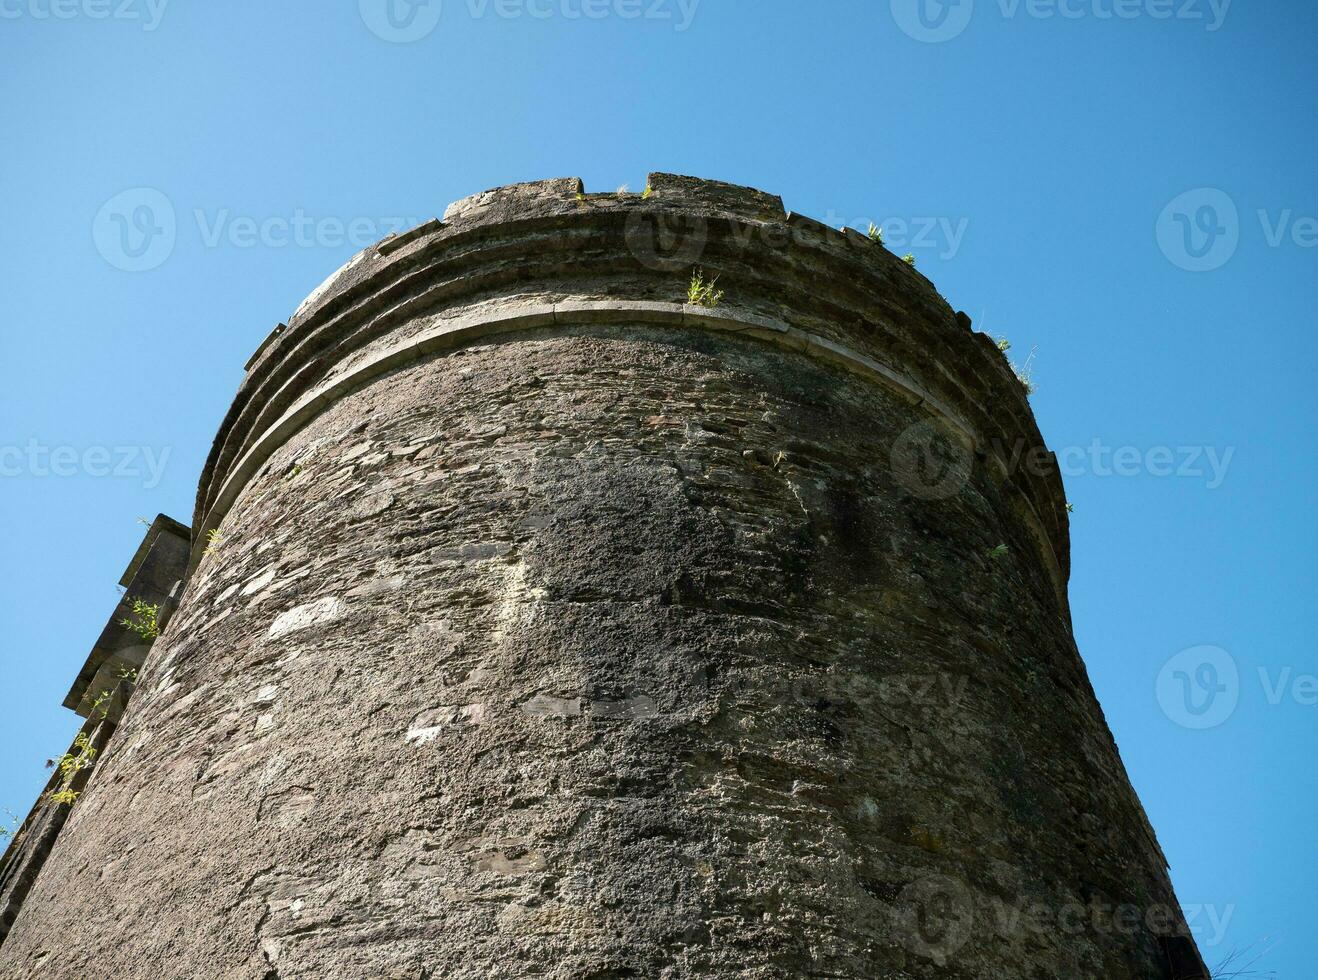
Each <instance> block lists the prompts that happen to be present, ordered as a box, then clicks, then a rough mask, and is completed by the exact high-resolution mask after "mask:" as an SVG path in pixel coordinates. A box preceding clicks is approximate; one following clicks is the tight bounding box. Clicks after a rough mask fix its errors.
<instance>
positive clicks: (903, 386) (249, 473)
mask: <svg viewBox="0 0 1318 980" xmlns="http://www.w3.org/2000/svg"><path fill="white" fill-rule="evenodd" d="M594 323H651V324H667V325H671V326H681V327H686V328H690V329H701V330H711V331H717V332H721V333H734V334H738V335H743V336H750V337H754V338H756V339H759V340H764V341H767V342H769V343H772V344H775V345H776V346H780V347H783V348H786V349H788V350H792V351H796V352H798V353H801V354H804V355H805V356H807V357H813V358H816V359H818V360H821V361H825V362H828V363H831V364H833V365H835V366H838V367H841V368H843V369H844V370H848V371H852V372H855V373H857V374H860V375H862V376H864V377H868V378H870V379H872V380H876V381H879V382H881V383H883V384H885V385H887V386H889V387H891V388H892V389H893V390H895V391H897V392H898V393H899V394H901V395H902V396H903V397H905V398H907V399H909V400H910V401H911V402H913V403H916V404H919V405H922V406H923V407H924V408H925V409H927V410H928V411H930V412H931V413H932V414H934V415H935V416H937V417H939V418H941V419H942V420H943V421H944V422H945V423H946V424H947V425H948V426H949V428H950V430H951V431H952V432H953V433H955V434H956V435H957V436H958V437H959V438H960V439H961V440H962V441H963V442H964V444H965V445H966V446H967V447H968V448H970V449H972V450H975V451H978V452H982V453H984V454H986V455H988V456H990V457H991V458H993V459H994V462H995V466H996V467H997V468H998V470H999V471H1000V472H1001V473H1003V474H1008V473H1010V469H1009V466H1008V461H1006V460H1003V459H1001V458H999V457H997V455H996V450H995V449H994V447H993V446H992V445H991V444H990V443H989V441H988V440H986V439H985V438H984V437H983V436H982V434H981V433H978V432H977V431H976V430H975V428H974V427H973V426H972V425H971V423H970V422H968V421H967V420H966V419H965V418H964V417H963V416H962V415H961V414H960V413H959V412H957V411H956V410H955V409H954V408H952V407H951V406H950V405H948V404H947V403H945V402H943V401H942V400H941V399H939V398H938V397H936V396H935V395H933V394H932V393H931V392H929V391H927V390H926V389H925V388H924V387H923V386H922V385H920V384H919V383H918V382H917V381H915V380H914V379H913V378H911V376H910V375H908V374H906V373H904V372H902V371H901V370H899V369H897V368H895V367H893V366H890V365H887V364H883V363H882V362H880V361H878V360H876V359H875V358H873V357H870V356H868V355H866V354H863V353H860V352H858V351H855V350H852V349H850V348H848V347H845V346H844V345H842V344H839V343H837V342H835V341H832V340H829V339H828V338H826V337H820V336H818V335H815V334H812V333H809V332H807V331H804V330H800V329H798V328H796V327H793V326H792V325H791V324H789V323H786V322H784V321H780V320H775V319H773V318H771V317H765V316H762V315H759V314H755V313H748V312H745V311H740V310H736V309H732V308H726V307H723V308H718V309H711V308H708V307H701V306H691V305H688V304H681V303H661V302H645V301H628V300H568V301H564V302H561V303H555V304H543V303H521V304H511V305H507V306H503V307H499V308H496V309H493V310H490V311H486V312H482V313H476V314H472V315H469V316H463V317H457V318H454V319H449V320H442V321H440V322H438V323H436V324H434V325H433V326H431V327H429V328H427V329H425V330H423V331H422V332H421V333H419V334H416V335H414V336H412V337H409V338H408V339H407V340H405V341H402V342H400V343H398V344H395V345H393V346H391V347H388V348H386V349H384V350H382V351H379V352H378V353H376V354H374V355H372V356H371V357H369V358H366V359H364V360H362V361H359V362H358V363H356V364H354V365H353V367H352V369H351V370H348V371H345V372H343V373H340V374H337V375H335V376H333V377H332V378H330V379H327V380H326V381H324V382H322V383H321V384H319V385H317V386H316V387H314V388H312V389H311V390H309V391H307V392H306V393H304V394H303V395H302V396H301V397H300V398H299V399H298V400H297V401H296V402H295V403H294V404H293V405H292V406H291V407H289V409H288V410H287V411H286V412H285V413H284V414H283V416H282V417H281V418H280V419H279V420H278V421H277V422H276V423H275V424H274V425H272V426H270V427H269V428H268V429H266V430H265V431H264V432H263V433H261V434H260V435H259V436H257V437H256V439H255V440H254V441H253V442H252V443H251V445H250V446H249V448H248V449H247V451H246V452H245V453H244V455H243V456H242V458H241V459H239V460H238V462H237V463H236V464H235V465H234V466H233V467H232V468H231V469H230V470H229V472H228V475H227V478H226V479H225V482H224V483H223V485H222V486H221V487H220V489H219V492H218V493H217V495H216V497H215V500H214V503H213V504H212V506H211V508H210V510H209V511H208V513H207V514H206V515H205V518H204V520H203V521H202V522H201V523H200V524H199V531H200V533H199V534H198V535H197V540H198V543H197V544H196V545H194V548H193V553H192V556H191V560H190V563H189V572H191V570H192V569H193V568H195V567H196V566H197V564H198V563H199V562H200V561H201V557H202V554H203V551H202V546H201V544H200V542H201V541H204V540H205V537H206V532H208V531H209V530H211V529H213V528H217V527H219V525H220V523H221V522H222V521H223V520H224V516H225V514H227V513H228V511H229V508H230V507H232V506H233V503H234V501H236V500H237V498H238V495H239V494H240V493H241V492H242V489H243V487H244V486H245V485H246V484H247V482H248V481H249V480H251V479H252V478H253V477H254V476H255V475H256V474H257V473H258V472H260V469H261V467H262V466H264V465H265V463H266V461H267V460H268V459H269V458H270V457H271V455H273V454H274V452H275V451H276V450H277V449H278V448H279V447H280V446H282V445H283V444H284V443H285V442H286V441H287V440H288V439H289V438H291V437H292V436H293V435H294V434H295V433H296V432H297V431H298V430H300V429H301V428H302V427H303V426H305V425H306V424H307V423H308V422H310V421H311V420H312V419H313V418H315V417H316V416H317V415H319V414H320V413H321V412H323V411H324V410H325V408H326V407H328V406H329V405H331V404H333V403H334V402H336V401H338V400H339V399H340V398H343V397H345V396H347V395H348V394H350V393H351V392H353V391H355V390H357V389H358V388H360V387H361V386H362V385H364V384H366V383H368V382H369V381H371V380H372V379H374V378H376V377H379V376H380V375H382V374H385V373H386V372H388V371H392V370H395V369H397V368H400V367H403V366H405V365H407V364H410V363H413V362H415V361H418V360H421V359H423V358H425V357H427V356H431V355H433V354H435V353H438V352H441V351H444V350H450V349H453V348H455V347H458V346H460V345H461V344H464V343H470V342H472V341H475V340H479V339H481V338H484V337H487V336H491V335H495V334H500V333H509V332H513V331H519V330H530V329H535V328H538V327H546V326H551V325H558V326H571V325H589V324H594ZM1024 516H1025V517H1026V520H1027V521H1028V522H1029V523H1030V526H1031V529H1032V532H1033V533H1034V534H1035V536H1036V538H1037V540H1038V541H1039V545H1040V552H1041V556H1042V558H1043V560H1044V564H1045V567H1046V568H1047V569H1048V572H1049V575H1050V577H1051V578H1052V581H1053V584H1054V588H1055V589H1056V591H1057V594H1058V597H1059V600H1060V601H1061V602H1062V603H1063V604H1065V601H1066V573H1065V569H1064V567H1063V565H1062V564H1061V562H1060V561H1059V559H1058V557H1057V555H1056V553H1055V551H1054V546H1053V542H1052V536H1051V534H1050V533H1049V531H1048V529H1047V527H1046V526H1045V525H1044V524H1043V523H1042V520H1041V517H1040V515H1039V513H1038V510H1037V509H1036V508H1035V506H1034V505H1033V504H1032V503H1030V502H1029V501H1028V500H1026V507H1025V514H1024Z"/></svg>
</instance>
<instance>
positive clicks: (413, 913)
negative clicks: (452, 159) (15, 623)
mask: <svg viewBox="0 0 1318 980" xmlns="http://www.w3.org/2000/svg"><path fill="white" fill-rule="evenodd" d="M578 186H579V185H577V184H576V183H575V182H561V181H560V182H545V183H544V184H539V185H519V186H518V187H515V188H510V189H501V190H500V191H496V192H490V193H488V194H485V195H477V196H476V197H475V198H473V199H469V200H468V201H467V202H460V204H459V205H455V206H454V208H453V209H450V211H449V213H448V214H446V221H445V223H444V224H443V225H440V224H439V223H436V224H435V225H432V226H431V227H430V228H429V229H427V230H424V231H423V232H422V233H420V234H418V235H416V236H412V237H410V238H407V239H405V240H404V241H402V242H401V243H399V242H394V243H393V244H391V243H384V244H383V245H382V246H381V247H380V248H379V249H377V250H370V251H369V253H368V254H366V255H364V256H363V257H360V258H359V259H357V260H354V262H353V263H351V264H350V266H349V267H348V268H347V269H345V270H344V271H343V272H341V273H340V274H339V275H338V277H337V278H336V279H335V280H334V281H332V282H331V283H329V284H328V285H327V286H326V287H322V289H321V290H320V291H318V294H317V295H316V296H315V297H313V299H312V300H311V301H309V303H308V304H305V305H304V308H303V309H302V310H301V311H299V313H298V315H296V316H295V317H293V318H292V319H291V321H290V323H289V324H288V326H287V327H284V328H283V329H282V330H280V331H279V332H278V334H277V335H276V336H275V337H274V338H273V339H272V340H271V341H270V342H268V343H267V345H266V346H265V347H264V349H263V350H262V352H260V354H259V355H258V357H257V358H255V359H254V361H253V362H252V369H251V373H250V374H249V377H248V380H247V381H246V382H245V384H244V388H243V390H242V391H241V392H240V395H239V398H238V399H237V400H236V401H235V406H234V408H233V409H232V410H231V412H230V414H229V417H228V418H227V419H226V422H225V425H224V427H223V428H222V430H221V433H220V436H219V438H218V439H217V441H216V447H215V450H214V452H213V454H212V459H211V463H210V465H209V466H208V468H207V473H206V476H205V478H204V479H203V484H202V487H201V491H200V494H199V507H198V515H199V523H198V525H197V526H198V529H199V530H201V529H202V528H204V527H206V526H208V525H209V526H218V527H219V528H220V532H221V533H220V535H219V538H218V541H217V542H216V544H215V545H214V546H213V547H212V548H211V549H210V550H209V552H207V553H203V552H202V551H201V550H200V549H198V550H197V551H196V552H195V554H194V563H195V569H196V570H195V572H194V574H193V575H192V578H191V580H190V581H189V584H188V588H187V592H186V595H185V596H184V598H183V602H182V604H181V606H180V608H179V611H178V613H177V614H176V616H175V617H174V619H173V620H172V622H171V623H170V624H169V627H168V629H167V631H166V633H165V634H164V636H163V637H162V638H161V640H160V641H159V642H157V643H156V645H155V647H154V649H153V650H152V653H151V656H150V658H149V660H148V662H147V666H146V668H145V670H144V673H143V680H142V684H141V689H140V692H139V693H138V695H137V696H136V697H135V698H134V700H133V702H132V703H131V705H130V706H129V709H128V712H127V714H126V716H125V718H124V720H123V722H122V726H121V732H120V736H119V737H118V738H117V739H116V740H115V741H114V742H113V743H112V745H111V746H110V749H109V751H108V752H107V754H106V756H105V757H104V758H103V760H102V761H101V763H100V765H99V766H98V770H97V774H96V778H95V779H94V781H93V782H92V784H91V785H90V786H89V788H88V790H87V792H86V794H85V795H84V799H83V800H82V801H80V802H79V804H78V805H77V806H76V807H75V808H74V810H73V813H72V816H71V818H70V820H69V822H68V825H67V827H66V828H65V832H64V835H63V837H62V838H61V840H60V843H59V846H58V847H57V848H56V849H55V851H54V853H53V855H52V856H51V859H50V860H49V861H48V862H47V865H46V868H45V870H44V871H43V873H42V875H41V877H40V879H39V880H38V881H37V883H36V886H35V888H34V890H33V892H32V894H31V895H30V897H29V900H28V904H27V906H26V907H25V909H24V912H23V914H22V915H21V916H20V917H19V918H18V920H17V922H16V924H15V927H14V930H13V932H12V933H11V934H10V936H9V938H8V940H7V941H6V942H5V943H4V945H3V946H0V975H4V976H6V977H8V976H14V977H37V976H41V977H81V976H91V975H95V976H113V977H116V978H133V977H144V978H145V977H151V978H158V977H160V976H162V975H165V976H171V977H172V976H178V977H207V978H210V977H221V978H226V980H238V978H251V980H295V978H296V980H300V978H306V980H311V978H317V980H319V978H330V977H345V978H359V977H360V978H368V977H369V978H400V980H401V978H409V980H418V978H431V977H433V978H440V977H444V978H449V977H453V978H461V977H471V978H477V977H490V976H501V977H502V976H507V977H546V978H564V980H566V978H596V980H604V978H610V977H667V978H681V977H711V976H713V977H747V978H749V977H759V978H770V977H783V978H787V977H806V976H830V977H856V978H861V977H866V978H868V977H891V978H894V980H896V978H901V977H905V978H934V977H938V978H958V977H960V978H967V980H968V978H980V977H990V976H1001V977H1013V978H1015V977H1094V978H1103V980H1126V978H1129V980H1136V978H1138V980H1148V978H1179V977H1192V976H1203V975H1204V974H1203V973H1202V964H1201V963H1199V961H1198V957H1197V954H1196V953H1195V952H1194V950H1193V944H1192V943H1190V942H1189V940H1188V939H1187V938H1186V934H1185V930H1184V923H1183V921H1182V920H1181V917H1180V913H1179V911H1178V910H1177V906H1176V901H1175V896H1174V895H1173V893H1172V889H1171V886H1170V883H1169V881H1168V878H1167V875H1166V871H1165V867H1164V862H1163V858H1162V855H1161V853H1160V851H1159V849H1158V846H1157V844H1156V842H1155V840H1154V838H1153V835H1152V831H1151V830H1150V829H1149V827H1148V825H1147V822H1146V821H1145V819H1144V815H1143V813H1142V811H1141V809H1140V806H1139V803H1138V801H1137V800H1136V799H1135V796H1134V793H1133V792H1132V790H1131V788H1130V785H1129V782H1128V780H1127V778H1126V775H1125V773H1124V770H1123V768H1122V766H1121V762H1120V760H1119V758H1118V755H1117V752H1116V749H1115V746H1114V744H1113V742H1112V739H1111V736H1110V734H1109V732H1108V730H1107V727H1106V724H1105V722H1104V720H1103V717H1102V714H1101V711H1100V710H1099V708H1098V705H1097V703H1096V701H1095V698H1094V695H1093V692H1092V690H1091V688H1090V686H1089V683H1088V680H1087V678H1086V676H1085V672H1084V668H1083V665H1082V664H1081V661H1080V659H1079V656H1078V653H1077V651H1076V649H1075V646H1074V642H1073V640H1072V637H1071V631H1070V625H1069V615H1068V613H1067V610H1066V606H1065V595H1064V589H1065V568H1066V539H1065V510H1064V498H1062V497H1061V495H1060V482H1058V481H1057V480H1056V474H1055V471H1054V472H1053V473H1051V474H1049V473H1047V472H1045V473H1043V474H1039V473H1030V474H1022V473H1015V472H1011V471H1010V470H1007V469H1005V468H1004V467H1002V466H1001V465H1000V463H999V461H997V460H996V459H995V456H994V452H995V450H994V448H993V446H992V442H991V438H990V437H988V436H986V435H985V432H986V431H990V430H989V429H988V427H989V426H990V425H992V426H995V427H997V428H996V429H994V430H992V431H998V432H1001V433H1003V434H1004V436H1006V437H1007V438H1009V439H1027V440H1029V445H1030V446H1035V445H1038V439H1037V430H1036V429H1034V427H1033V421H1032V419H1030V417H1029V413H1028V405H1027V404H1025V402H1024V399H1023V397H1022V396H1021V394H1020V392H1019V391H1018V390H1016V386H1015V382H1014V380H1012V378H1011V375H1010V373H1009V371H1007V369H1006V367H1005V365H1004V364H1002V363H1000V360H1001V359H1000V357H999V356H998V354H997V352H996V351H995V350H992V348H991V344H988V345H987V346H986V342H984V341H982V340H979V339H976V338H975V336H974V335H972V334H971V333H970V332H969V331H968V330H967V329H966V323H965V321H964V320H963V319H962V320H959V319H958V318H957V317H955V316H954V315H953V314H952V313H951V311H950V310H947V309H946V308H945V306H943V305H942V304H941V301H940V300H938V299H937V297H936V295H935V294H933V293H932V290H930V289H929V288H928V287H927V285H926V284H924V280H923V279H922V278H921V277H918V276H917V275H916V274H915V273H913V272H911V271H910V270H908V269H907V268H906V267H905V266H901V264H900V263H899V262H896V260H892V262H891V263H890V262H889V259H887V258H884V257H883V256H882V255H878V254H873V253H874V252H875V247H874V246H872V244H871V243H868V242H864V243H863V244H861V243H859V242H855V241H853V240H852V239H851V238H850V237H848V236H835V233H829V232H826V231H824V232H818V235H819V238H818V244H817V245H816V244H813V243H807V244H804V245H802V244H800V243H799V242H794V241H789V243H788V244H786V245H783V246H774V245H772V244H765V243H763V242H762V241H761V240H760V239H759V238H758V237H753V238H752V239H751V241H750V243H749V244H747V245H745V246H743V247H741V250H740V252H738V251H737V246H736V244H735V243H730V242H729V240H728V237H727V236H728V235H731V234H733V232H734V231H735V229H736V227H739V226H738V225H737V222H748V221H751V222H754V221H761V222H765V223H770V224H771V223H772V222H774V221H777V220H780V219H779V216H778V212H775V210H774V209H775V206H776V205H775V201H776V199H773V198H770V197H768V196H767V195H763V194H759V193H758V192H752V191H747V190H743V189H735V188H729V187H727V185H718V184H712V183H704V182H691V181H689V180H688V179H682V178H665V177H663V176H662V175H655V176H654V177H652V187H653V188H654V189H655V193H654V195H652V197H651V198H650V199H647V200H645V201H641V200H640V199H639V198H636V197H633V198H631V199H616V198H612V197H610V198H608V199H598V198H593V197H586V198H585V200H584V201H583V200H579V199H578V198H577V190H576V188H577V187H578ZM665 192H667V193H668V194H669V195H670V196H669V198H668V199H667V202H666V203H665V199H664V194H665ZM660 207H668V208H671V209H672V210H673V212H674V214H676V215H677V217H678V219H680V220H679V224H680V222H684V221H688V220H689V221H690V223H691V224H690V227H700V226H702V225H703V227H704V231H703V232H702V233H701V234H702V237H703V241H702V243H701V247H700V250H699V253H698V255H697V256H695V259H696V260H697V262H696V263H695V264H701V265H703V266H704V267H705V268H706V269H707V271H710V272H713V273H717V274H719V275H720V276H721V277H722V278H721V280H720V285H721V286H722V287H723V288H725V289H726V290H727V291H728V292H727V297H726V299H725V302H724V304H723V305H722V306H720V307H719V309H717V310H700V309H694V308H690V307H683V305H682V302H681V300H682V295H681V293H682V291H683V289H684V285H685V276H686V275H689V271H690V268H689V266H690V265H691V264H693V263H692V257H691V256H688V255H685V254H681V255H680V257H679V258H674V259H672V260H664V261H671V262H674V263H679V264H681V265H682V266H685V271H684V273H683V272H675V270H674V269H673V268H670V267H668V266H666V265H664V264H663V263H662V262H658V261H656V260H655V258H654V255H653V254H652V253H649V252H646V251H645V250H644V249H643V248H638V247H637V241H638V239H637V237H636V236H637V232H636V230H635V228H633V229H632V230H631V231H628V228H627V225H628V222H629V221H630V222H631V223H632V224H633V225H634V224H635V222H634V221H632V214H633V213H642V214H653V213H654V212H652V211H650V210H647V209H652V208H660ZM779 211H780V208H779ZM528 215H529V216H528ZM734 219H735V220H734ZM720 222H722V224H720ZM781 222H782V225H783V227H790V226H791V225H792V222H791V221H790V220H788V219H786V218H785V217H784V218H782V219H781ZM795 224H796V226H798V227H804V224H805V223H804V222H803V221H801V220H800V219H797V221H796V222H795ZM681 226H682V227H687V225H681ZM811 233H812V234H814V233H815V232H814V230H812V232H811ZM446 236H448V237H446ZM835 237H836V238H838V239H839V240H834V238H835ZM436 238H437V239H438V240H439V242H440V245H436V244H435V242H434V241H432V239H436ZM444 241H447V242H448V243H449V246H451V248H450V250H449V251H445V249H444V247H441V246H442V243H443V242H444ZM812 242H813V240H812ZM519 243H520V244H519ZM555 249H557V251H555ZM427 250H430V251H427ZM830 250H833V251H830ZM381 253H383V254H381ZM675 254H676V253H675ZM885 254H886V253H885ZM894 263H895V265H896V266H900V268H889V266H890V265H892V264H894ZM450 265H452V266H454V268H452V269H450V268H449V266H450ZM871 267H872V268H873V269H874V270H877V271H876V272H873V273H872V275H870V274H869V273H867V275H870V277H869V278H868V279H867V278H864V277H862V275H861V270H862V269H870V268H871ZM825 273H828V275H825ZM408 275H411V276H414V277H415V279H414V281H412V282H410V283H409V284H408V285H406V286H405V287H402V286H398V285H397V283H398V282H400V281H401V280H402V279H406V277H407V276H408ZM493 280H498V284H497V285H495V284H493ZM445 283H450V284H451V285H444V284H445ZM391 290H397V292H394V293H391V292H390V291H391ZM446 290H448V291H449V292H446ZM869 291H872V294H871V292H869ZM386 296H388V297H389V298H388V299H385V298H384V297H386ZM421 297H426V298H424V299H422V298H421ZM629 304H630V305H629ZM848 304H853V305H854V309H853V308H852V307H849V306H848ZM862 308H863V310H864V311H865V315H864V316H862V314H861V313H860V312H857V310H861V309H862ZM844 311H845V312H844ZM317 331H321V333H319V334H318V333H317ZM917 339H918V341H919V343H920V344H921V345H922V347H921V350H922V351H923V353H922V354H921V355H920V356H918V357H917V356H915V353H914V350H913V348H912V346H911V345H912V344H913V343H915V342H916V340H917ZM899 353H902V354H904V356H909V358H910V359H909V360H904V359H900V358H898V357H897V356H896V355H897V354H899ZM980 393H982V394H980ZM977 398H978V399H981V400H980V401H977V400H976V399H977ZM1007 433H1010V435H1009V436H1007V435H1006V434H1007ZM931 470H932V471H936V472H935V473H934V475H933V476H931V475H930V473H931ZM949 473H950V474H951V475H952V478H951V479H950V480H949V479H948V474H949ZM198 537H200V535H198ZM1174 964H1180V965H1174Z"/></svg>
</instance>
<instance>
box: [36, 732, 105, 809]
mask: <svg viewBox="0 0 1318 980" xmlns="http://www.w3.org/2000/svg"><path fill="white" fill-rule="evenodd" d="M95 761H96V748H95V747H94V746H93V745H92V740H91V739H90V738H88V737H87V733H86V732H79V733H78V737H77V738H75V739H74V740H73V751H71V752H65V753H64V754H63V755H62V756H60V757H59V761H57V762H56V763H55V764H54V765H55V768H56V769H58V770H59V773H60V775H61V776H63V777H64V778H63V779H62V780H61V781H60V787H59V789H54V790H51V791H50V792H49V793H47V794H46V798H47V799H48V800H49V801H50V802H51V803H54V804H55V805H56V806H73V804H74V803H76V802H78V797H79V795H80V793H79V791H78V790H75V789H74V788H73V781H74V780H75V779H77V777H78V773H80V772H82V771H83V770H84V769H90V768H91V766H92V763H93V762H95Z"/></svg>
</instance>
